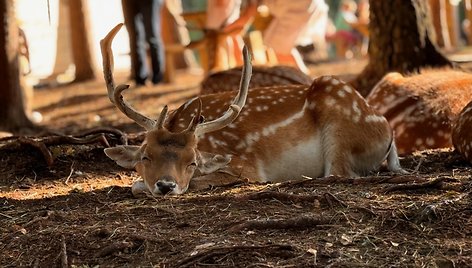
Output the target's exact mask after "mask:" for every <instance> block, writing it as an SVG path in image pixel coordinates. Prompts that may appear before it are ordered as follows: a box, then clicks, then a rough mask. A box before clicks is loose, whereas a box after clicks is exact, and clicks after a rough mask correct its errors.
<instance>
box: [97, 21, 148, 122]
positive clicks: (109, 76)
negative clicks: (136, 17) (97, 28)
mask: <svg viewBox="0 0 472 268" xmlns="http://www.w3.org/2000/svg"><path fill="white" fill-rule="evenodd" d="M122 26H123V23H119V24H118V25H116V26H115V27H114V28H113V29H112V30H111V31H110V32H109V33H108V34H107V35H106V36H105V38H103V39H102V40H100V48H101V52H102V59H103V75H104V77H105V83H106V85H107V91H108V98H109V99H110V101H111V102H112V103H113V104H114V105H115V106H116V107H118V109H119V110H120V111H121V112H122V113H124V114H125V115H126V116H127V117H129V118H130V119H132V120H133V121H135V122H136V123H138V124H139V125H140V126H142V127H144V128H145V129H146V130H151V129H153V128H154V126H155V124H156V122H155V121H154V120H152V119H150V118H148V117H146V116H144V115H142V114H140V113H139V112H137V111H136V110H134V109H133V108H131V106H130V105H129V104H128V103H127V102H126V101H125V100H123V96H122V95H121V93H122V92H123V91H124V90H126V89H128V88H129V85H123V84H120V85H118V86H116V87H115V81H114V79H113V66H114V64H113V51H112V49H111V44H112V42H113V38H115V36H116V34H117V33H118V31H119V30H120V29H121V27H122Z"/></svg>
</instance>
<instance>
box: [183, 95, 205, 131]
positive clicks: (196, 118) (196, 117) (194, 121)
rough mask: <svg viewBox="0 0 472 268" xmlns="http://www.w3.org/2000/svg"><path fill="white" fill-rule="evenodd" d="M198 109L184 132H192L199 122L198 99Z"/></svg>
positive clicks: (200, 106)
mask: <svg viewBox="0 0 472 268" xmlns="http://www.w3.org/2000/svg"><path fill="white" fill-rule="evenodd" d="M197 101H198V107H197V112H196V113H195V115H194V116H193V118H192V120H191V121H190V123H189V124H188V127H187V128H186V129H185V130H184V132H194V131H195V129H196V128H197V126H198V123H199V122H200V118H201V115H202V99H200V98H198V99H197Z"/></svg>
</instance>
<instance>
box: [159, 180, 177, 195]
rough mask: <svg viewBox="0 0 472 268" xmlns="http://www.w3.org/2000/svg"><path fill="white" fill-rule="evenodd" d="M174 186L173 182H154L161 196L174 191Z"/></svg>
mask: <svg viewBox="0 0 472 268" xmlns="http://www.w3.org/2000/svg"><path fill="white" fill-rule="evenodd" d="M175 185H176V184H175V182H172V181H167V180H159V181H158V182H156V187H157V189H159V191H160V192H161V193H162V194H167V193H169V192H170V191H172V190H174V188H175Z"/></svg>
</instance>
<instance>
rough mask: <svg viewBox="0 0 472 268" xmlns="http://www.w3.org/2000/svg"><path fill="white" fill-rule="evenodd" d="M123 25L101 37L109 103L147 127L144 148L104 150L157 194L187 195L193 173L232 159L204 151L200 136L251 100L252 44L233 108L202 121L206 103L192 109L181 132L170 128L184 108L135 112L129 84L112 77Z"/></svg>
mask: <svg viewBox="0 0 472 268" xmlns="http://www.w3.org/2000/svg"><path fill="white" fill-rule="evenodd" d="M122 25H123V24H118V25H117V26H115V28H113V29H112V30H111V31H110V32H109V33H108V34H107V36H106V37H105V38H104V39H103V40H101V41H100V46H101V52H102V57H103V72H104V77H105V82H106V86H107V90H108V97H109V99H110V101H111V102H112V103H113V104H114V105H115V106H116V107H117V108H118V109H119V110H120V111H121V112H122V113H124V114H125V115H126V116H128V117H129V118H130V119H132V120H133V121H135V122H136V123H138V124H139V125H140V126H142V127H144V128H145V129H146V130H147V133H146V138H145V140H144V142H143V144H142V145H141V146H128V145H125V146H119V147H114V148H107V149H105V154H106V155H107V156H108V157H110V158H111V159H113V160H114V161H116V163H117V164H118V165H120V166H123V167H125V168H135V169H136V170H137V172H138V173H139V175H140V176H141V177H142V178H143V180H144V187H145V188H147V190H148V191H149V192H150V193H151V194H153V195H159V194H182V193H184V192H185V191H186V190H187V188H188V185H189V182H190V180H191V178H192V177H193V176H194V173H195V172H196V171H197V170H198V171H199V172H201V173H205V172H209V171H214V170H217V169H219V168H223V167H225V166H226V165H227V164H228V163H229V161H230V158H229V157H227V156H222V155H216V154H210V153H206V152H205V153H203V152H199V150H198V148H197V144H198V139H199V137H200V136H202V135H204V134H205V133H209V132H212V131H216V130H219V129H222V128H224V127H225V126H227V125H229V124H231V123H232V122H233V121H234V120H235V119H236V118H237V117H238V115H239V113H240V111H241V109H242V108H243V106H244V105H245V103H246V98H247V90H248V85H249V80H250V76H251V64H250V56H249V52H248V50H247V48H244V49H243V56H244V68H243V75H242V77H241V84H240V90H239V92H238V94H237V95H236V97H235V98H234V99H233V101H232V103H231V104H230V105H229V108H228V110H227V111H226V112H225V113H224V114H223V115H221V116H220V117H219V118H216V119H215V120H212V121H208V122H203V118H202V117H201V110H202V105H201V102H200V101H199V105H198V106H197V108H196V109H195V111H194V113H193V119H192V120H190V123H189V124H188V126H187V127H186V128H185V129H184V130H182V131H178V132H173V131H171V130H169V129H168V128H167V127H166V125H167V122H168V121H175V120H176V119H177V118H175V116H176V115H177V114H178V111H179V110H182V109H184V108H185V106H186V105H187V103H186V104H183V105H182V106H181V107H180V108H179V109H177V110H176V111H175V112H171V113H169V115H168V108H167V106H165V107H164V108H163V110H162V112H161V113H160V115H159V117H158V118H157V119H156V120H154V119H151V118H149V117H147V116H145V115H143V114H140V113H139V112H138V111H136V110H134V109H133V108H132V107H131V106H130V105H129V104H128V103H127V102H126V101H125V100H124V99H123V96H122V92H123V91H124V90H125V89H127V88H128V87H129V86H128V85H122V84H121V85H117V86H115V82H114V79H113V53H112V49H111V45H112V41H113V38H114V37H115V35H116V34H117V32H118V31H119V30H120V28H121V27H122Z"/></svg>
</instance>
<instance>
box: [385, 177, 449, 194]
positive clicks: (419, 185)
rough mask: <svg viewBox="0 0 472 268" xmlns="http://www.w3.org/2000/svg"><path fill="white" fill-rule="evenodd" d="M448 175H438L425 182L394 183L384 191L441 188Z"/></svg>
mask: <svg viewBox="0 0 472 268" xmlns="http://www.w3.org/2000/svg"><path fill="white" fill-rule="evenodd" d="M446 179H447V178H446V177H438V178H436V179H434V180H430V181H427V182H423V183H413V184H399V185H394V186H390V187H388V188H386V189H385V190H384V191H383V192H384V193H391V192H395V191H404V190H418V189H427V188H434V189H440V188H441V186H442V184H443V182H444V181H445V180H446Z"/></svg>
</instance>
